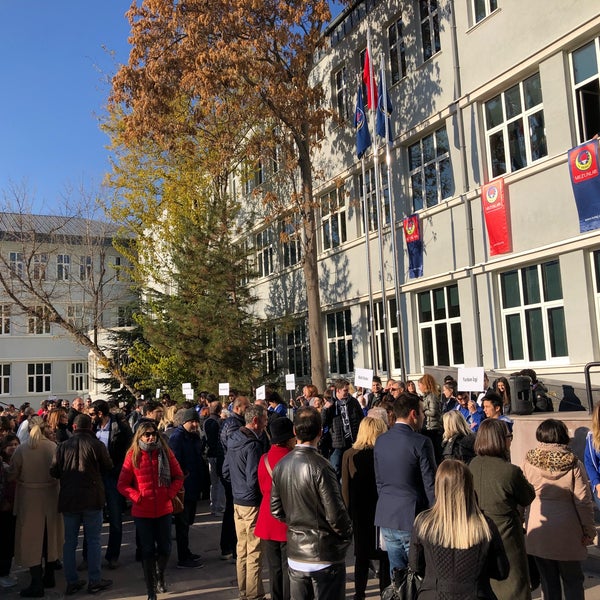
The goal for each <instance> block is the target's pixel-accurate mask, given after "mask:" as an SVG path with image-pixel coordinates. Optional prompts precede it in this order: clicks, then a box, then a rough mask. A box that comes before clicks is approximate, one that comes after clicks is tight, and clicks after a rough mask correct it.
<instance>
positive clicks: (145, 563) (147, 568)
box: [142, 558, 156, 600]
mask: <svg viewBox="0 0 600 600" xmlns="http://www.w3.org/2000/svg"><path fill="white" fill-rule="evenodd" d="M142 568H143V569H144V581H145V582H146V591H147V592H148V600H156V561H155V560H154V559H153V558H145V559H143V560H142Z"/></svg>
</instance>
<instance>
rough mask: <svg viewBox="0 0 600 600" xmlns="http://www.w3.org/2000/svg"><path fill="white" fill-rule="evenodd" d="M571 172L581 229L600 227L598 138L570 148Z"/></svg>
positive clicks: (588, 229) (589, 229)
mask: <svg viewBox="0 0 600 600" xmlns="http://www.w3.org/2000/svg"><path fill="white" fill-rule="evenodd" d="M569 172H570V173H571V185H572V186H573V194H574V196H575V204H576V205H577V212H578V213H579V231H580V232H581V233H583V232H584V231H591V230H592V229H599V228H600V177H599V176H598V140H597V139H596V140H590V141H589V142H586V143H585V144H581V146H576V147H575V148H573V149H572V150H569Z"/></svg>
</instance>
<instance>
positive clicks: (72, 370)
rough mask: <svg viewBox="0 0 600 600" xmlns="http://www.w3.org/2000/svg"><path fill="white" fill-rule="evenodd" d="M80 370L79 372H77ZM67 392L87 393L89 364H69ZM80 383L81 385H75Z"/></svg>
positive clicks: (84, 362)
mask: <svg viewBox="0 0 600 600" xmlns="http://www.w3.org/2000/svg"><path fill="white" fill-rule="evenodd" d="M78 369H81V370H78ZM68 379H69V392H71V393H73V392H87V391H88V390H89V389H90V374H89V364H88V362H87V361H86V360H82V361H76V362H71V363H69V374H68ZM77 382H81V385H79V386H78V385H77Z"/></svg>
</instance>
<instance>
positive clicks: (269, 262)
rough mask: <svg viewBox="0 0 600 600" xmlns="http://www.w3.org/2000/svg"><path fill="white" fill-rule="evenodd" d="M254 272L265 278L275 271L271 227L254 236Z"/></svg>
mask: <svg viewBox="0 0 600 600" xmlns="http://www.w3.org/2000/svg"><path fill="white" fill-rule="evenodd" d="M255 241H256V270H257V272H258V276H259V277H267V276H268V275H271V273H273V271H274V270H275V232H274V231H273V228H272V227H267V229H265V230H264V231H260V232H259V233H257V234H256V237H255Z"/></svg>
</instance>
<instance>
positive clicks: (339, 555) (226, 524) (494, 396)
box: [0, 374, 600, 600]
mask: <svg viewBox="0 0 600 600" xmlns="http://www.w3.org/2000/svg"><path fill="white" fill-rule="evenodd" d="M536 382H537V380H536ZM537 383H539V384H540V385H542V384H541V382H537ZM485 387H486V389H485V390H483V391H482V392H481V393H479V394H472V393H469V392H461V391H460V390H457V384H456V382H455V381H454V379H453V378H452V377H450V376H449V377H447V378H445V379H444V381H443V382H442V383H441V385H438V382H436V381H435V379H434V378H433V377H432V376H431V375H429V374H425V375H424V376H423V377H421V378H420V379H419V380H418V381H415V382H412V381H408V382H401V381H396V380H393V379H390V380H388V381H387V382H386V383H385V385H384V384H383V382H382V381H381V380H380V378H378V377H377V376H375V377H374V378H373V384H372V386H371V389H362V388H355V387H354V386H353V385H352V384H351V383H350V382H349V381H347V380H345V379H338V380H335V381H334V382H333V383H332V384H331V385H330V386H328V388H327V389H326V390H324V391H323V393H319V391H318V389H317V388H316V387H315V386H314V385H307V386H305V387H304V388H303V390H302V394H301V395H300V396H298V397H296V398H293V399H290V400H288V401H286V400H284V399H283V398H282V397H281V395H280V394H278V393H277V392H276V391H274V390H270V391H267V393H266V397H265V399H256V400H253V401H251V399H250V398H249V397H248V396H246V395H243V394H238V393H236V392H235V391H232V392H231V393H230V396H229V398H228V401H225V402H223V401H222V400H220V399H219V398H218V397H216V396H214V395H212V394H210V393H207V392H202V393H201V394H200V395H199V399H198V401H197V402H189V401H186V402H183V403H179V404H177V403H175V402H174V401H172V400H171V398H170V396H169V394H164V395H163V397H162V398H161V399H160V400H158V399H157V400H148V401H144V400H143V399H140V400H138V401H136V402H135V404H134V405H132V406H131V407H127V406H118V405H116V404H115V403H112V402H106V401H104V400H96V401H92V400H91V398H88V399H87V400H83V399H82V398H76V399H75V400H73V402H72V403H70V405H69V403H68V402H64V401H58V400H57V401H45V402H44V403H43V404H42V406H41V408H40V410H39V411H35V410H34V409H33V408H32V407H30V406H28V405H23V406H21V407H20V409H19V410H18V411H17V410H16V409H14V407H8V408H7V409H5V410H4V411H3V414H2V416H1V417H0V451H1V454H2V460H3V468H2V469H0V530H1V531H2V533H3V543H2V544H1V545H0V586H2V587H7V588H8V587H12V586H14V585H16V583H17V580H16V578H14V577H12V576H11V567H12V563H13V561H14V562H15V563H17V564H19V565H21V566H23V567H27V568H29V572H30V582H29V585H28V586H27V587H25V588H24V589H22V590H21V592H20V594H21V596H22V597H33V598H35V597H43V596H44V589H47V588H52V587H55V585H56V580H55V570H56V569H57V568H64V574H65V579H66V590H65V593H66V595H74V594H76V593H77V592H79V591H80V590H82V589H84V588H86V587H87V591H88V592H89V593H96V592H99V591H101V590H103V589H106V588H108V587H110V586H111V585H112V581H111V580H110V579H108V578H105V577H104V575H103V572H104V570H112V569H116V568H119V566H120V562H119V561H120V551H121V542H122V534H123V514H124V512H125V511H130V513H131V516H132V518H133V521H134V523H135V529H136V560H139V561H140V562H141V567H142V572H143V575H144V581H145V586H146V592H147V598H148V600H156V597H157V594H161V593H165V592H166V591H167V581H166V577H165V571H166V569H167V565H168V561H169V557H170V555H171V544H172V542H171V540H172V534H171V532H172V528H173V525H174V531H175V545H176V553H177V562H176V567H177V568H180V569H198V568H201V567H202V566H203V559H202V557H200V555H198V554H196V553H194V552H193V551H192V549H191V548H190V537H189V530H190V527H191V525H193V523H194V519H195V516H196V512H197V503H198V501H199V500H200V499H201V498H204V497H206V498H207V499H210V511H211V514H212V515H214V516H215V517H217V518H220V519H221V535H220V558H221V559H223V560H226V561H230V562H235V565H236V575H237V584H238V589H239V595H240V598H243V599H245V600H261V599H263V598H265V589H264V585H263V578H262V571H263V563H265V564H266V565H267V567H268V578H269V587H270V597H271V599H272V600H289V599H290V598H294V599H301V598H302V599H304V598H306V599H309V598H310V599H313V598H324V599H325V598H326V599H328V600H329V599H337V598H339V599H340V600H341V599H342V598H345V589H346V570H345V569H346V567H345V563H346V554H347V550H348V548H349V547H350V545H351V542H352V541H354V544H353V548H354V559H355V560H354V598H355V600H363V599H364V598H365V595H366V588H367V582H368V580H369V578H370V577H373V576H375V577H377V578H378V581H379V589H380V592H382V593H383V592H384V590H385V589H386V588H388V587H389V586H390V585H393V584H394V582H395V581H396V580H397V578H398V575H399V573H402V572H403V569H405V568H406V567H407V566H410V567H411V568H412V569H413V571H414V572H416V573H417V574H419V575H420V576H422V577H423V581H422V584H421V592H420V595H419V597H420V598H426V599H428V598H432V599H433V598H442V597H443V598H452V599H455V600H461V599H462V598H465V599H467V598H469V599H471V598H489V599H493V598H498V599H499V600H502V599H507V600H508V599H511V600H512V599H515V598H516V599H524V600H527V599H529V598H531V591H532V589H535V588H536V587H537V586H539V585H541V587H542V590H543V594H544V598H545V600H554V599H556V600H559V599H560V598H563V597H564V598H567V599H569V600H571V599H573V600H574V599H583V597H584V596H583V571H582V567H581V562H582V561H583V560H584V559H585V557H586V552H587V551H586V546H587V545H589V544H591V543H592V541H593V539H594V537H595V525H594V512H593V503H594V500H595V501H596V503H598V505H599V507H600V500H599V498H600V405H598V406H596V408H595V410H594V415H593V422H592V428H591V431H590V434H589V435H588V438H587V443H586V451H585V459H584V463H585V466H584V464H583V463H581V462H580V461H579V459H578V458H577V457H576V456H575V454H574V453H573V452H572V450H571V449H570V447H569V434H568V430H567V428H566V426H565V425H564V423H563V422H562V421H560V420H558V419H552V418H550V419H545V420H543V421H542V422H541V424H540V425H539V427H538V429H537V432H536V441H537V444H536V445H535V447H532V448H531V450H530V451H529V452H528V453H527V455H526V459H525V461H524V462H523V464H522V465H521V467H518V466H516V465H513V464H512V463H511V462H510V447H511V442H512V436H513V433H512V430H513V421H512V420H511V418H510V414H511V393H510V384H509V382H508V380H506V379H505V378H503V377H501V378H499V379H498V380H496V381H495V382H494V383H493V384H492V385H490V383H489V381H487V378H486V382H485ZM104 519H106V520H107V521H108V526H109V527H108V530H109V536H108V542H107V544H106V546H105V549H104V560H103V557H102V546H101V536H100V534H101V529H102V523H103V520H104ZM81 528H83V534H84V535H83V544H82V546H83V548H82V550H83V552H82V560H81V561H80V563H79V564H77V561H76V551H77V546H78V540H79V535H80V529H81ZM557 539H560V540H561V543H560V544H556V543H553V541H554V540H557ZM84 571H85V572H87V580H86V579H83V578H82V572H84Z"/></svg>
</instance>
